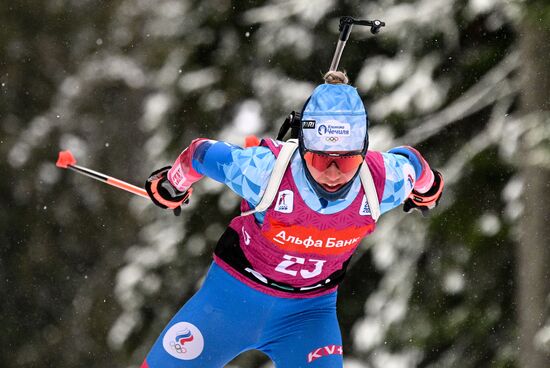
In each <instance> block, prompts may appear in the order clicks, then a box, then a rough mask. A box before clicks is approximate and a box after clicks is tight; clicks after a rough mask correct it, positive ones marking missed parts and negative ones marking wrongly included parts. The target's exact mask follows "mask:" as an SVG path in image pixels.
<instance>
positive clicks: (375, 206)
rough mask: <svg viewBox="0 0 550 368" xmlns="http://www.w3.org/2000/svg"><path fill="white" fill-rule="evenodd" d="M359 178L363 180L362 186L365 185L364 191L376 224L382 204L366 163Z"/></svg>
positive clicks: (360, 171)
mask: <svg viewBox="0 0 550 368" xmlns="http://www.w3.org/2000/svg"><path fill="white" fill-rule="evenodd" d="M359 178H360V179H361V184H362V185H363V190H364V191H365V196H366V197H367V203H368V204H369V208H370V213H371V216H372V219H373V220H374V222H376V221H378V218H379V217H380V202H378V193H376V187H375V186H374V180H373V179H372V173H371V172H370V169H369V165H367V164H366V163H364V162H363V165H361V168H360V169H359Z"/></svg>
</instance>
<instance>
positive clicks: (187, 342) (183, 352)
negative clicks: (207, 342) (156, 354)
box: [162, 322, 204, 360]
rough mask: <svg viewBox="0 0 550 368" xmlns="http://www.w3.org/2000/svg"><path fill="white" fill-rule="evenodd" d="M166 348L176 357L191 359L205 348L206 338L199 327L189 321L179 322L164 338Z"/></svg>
mask: <svg viewBox="0 0 550 368" xmlns="http://www.w3.org/2000/svg"><path fill="white" fill-rule="evenodd" d="M162 346H163V347H164V350H166V352H167V353H168V354H170V355H172V356H173V357H174V358H177V359H181V360H191V359H195V358H196V357H198V356H199V355H200V354H201V353H202V350H203V349H204V338H203V337H202V333H201V332H200V331H199V329H198V328H197V327H196V326H195V325H193V324H191V323H189V322H178V323H176V324H175V325H173V326H172V327H170V328H169V329H168V331H166V334H165V335H164V337H163V338H162Z"/></svg>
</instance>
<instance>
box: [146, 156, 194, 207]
mask: <svg viewBox="0 0 550 368" xmlns="http://www.w3.org/2000/svg"><path fill="white" fill-rule="evenodd" d="M170 168H171V166H166V167H163V168H162V169H159V170H157V171H154V172H153V173H152V174H151V175H150V176H149V178H148V179H147V181H146V182H145V190H146V191H147V194H149V197H150V198H151V200H152V201H153V203H154V204H156V205H157V206H159V207H160V208H164V209H168V208H169V209H172V210H174V215H176V216H179V215H180V213H181V205H184V204H189V197H191V193H192V192H193V190H192V189H191V188H189V189H188V190H186V191H185V192H180V191H179V190H177V189H176V188H174V186H173V185H172V184H171V183H170V181H169V180H168V176H167V175H168V171H169V170H170Z"/></svg>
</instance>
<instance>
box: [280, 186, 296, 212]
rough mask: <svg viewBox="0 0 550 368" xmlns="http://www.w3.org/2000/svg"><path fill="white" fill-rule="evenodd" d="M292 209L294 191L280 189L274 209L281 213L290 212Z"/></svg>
mask: <svg viewBox="0 0 550 368" xmlns="http://www.w3.org/2000/svg"><path fill="white" fill-rule="evenodd" d="M293 209H294V192H292V190H288V189H286V190H282V191H280V192H279V195H278V196H277V202H275V211H277V212H282V213H291V212H292V210H293Z"/></svg>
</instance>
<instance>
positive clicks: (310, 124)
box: [302, 120, 316, 129]
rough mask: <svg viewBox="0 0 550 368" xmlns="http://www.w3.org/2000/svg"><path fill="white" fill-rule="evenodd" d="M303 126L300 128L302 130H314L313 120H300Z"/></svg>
mask: <svg viewBox="0 0 550 368" xmlns="http://www.w3.org/2000/svg"><path fill="white" fill-rule="evenodd" d="M302 122H303V123H304V125H303V126H302V129H315V123H316V121H315V120H302Z"/></svg>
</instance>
